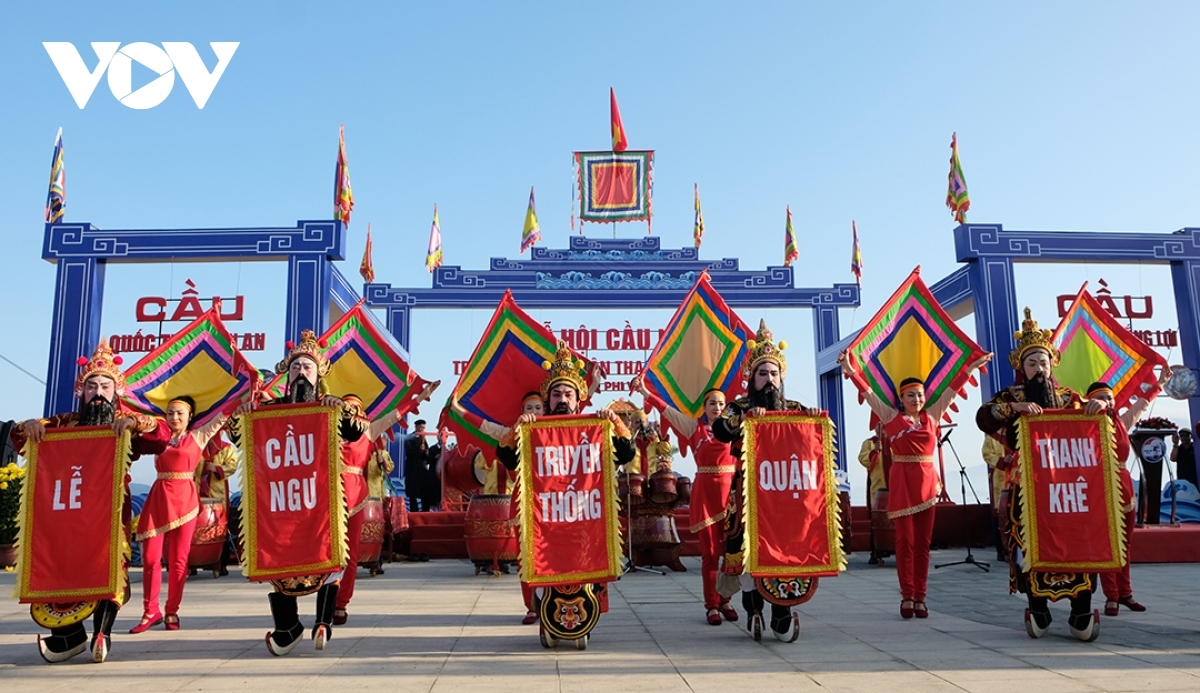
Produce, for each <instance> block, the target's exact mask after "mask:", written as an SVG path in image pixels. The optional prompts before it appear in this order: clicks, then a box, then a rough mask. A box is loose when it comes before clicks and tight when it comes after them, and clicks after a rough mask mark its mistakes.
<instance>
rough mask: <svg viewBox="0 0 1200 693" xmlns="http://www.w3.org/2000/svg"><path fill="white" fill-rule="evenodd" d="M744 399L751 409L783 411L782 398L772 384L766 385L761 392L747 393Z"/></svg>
mask: <svg viewBox="0 0 1200 693" xmlns="http://www.w3.org/2000/svg"><path fill="white" fill-rule="evenodd" d="M746 399H747V400H748V401H749V402H750V407H751V408H753V407H762V408H763V409H766V410H767V411H779V410H781V409H783V397H782V396H781V394H780V392H779V389H778V388H776V387H775V384H774V383H767V384H766V386H764V387H763V389H761V390H752V391H750V392H747V393H746Z"/></svg>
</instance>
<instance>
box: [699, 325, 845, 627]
mask: <svg viewBox="0 0 1200 693" xmlns="http://www.w3.org/2000/svg"><path fill="white" fill-rule="evenodd" d="M746 346H747V347H749V349H750V351H749V353H748V354H747V355H746V363H745V366H744V367H743V369H742V375H743V377H745V378H746V381H747V389H746V396H745V397H739V398H738V399H735V400H734V401H732V402H730V403H729V405H728V406H726V407H725V412H724V413H723V414H722V415H721V416H720V418H718V419H717V420H716V421H714V422H713V424H712V434H713V437H714V438H716V439H717V440H719V441H721V442H722V443H729V451H730V454H731V455H733V459H735V460H740V459H742V421H743V420H744V419H747V418H754V417H758V416H762V415H764V414H766V413H767V412H783V411H791V412H799V413H802V414H805V415H807V416H820V415H821V410H820V409H818V408H814V407H805V406H804V405H803V404H800V403H799V402H796V401H793V400H790V399H787V398H785V397H784V394H783V380H784V378H785V377H786V376H787V359H786V358H784V355H783V350H784V349H786V348H787V342H784V341H780V342H779V346H778V347H776V345H775V343H774V335H772V334H771V331H770V330H769V329H767V323H766V321H765V320H760V321H759V323H758V333H757V334H756V335H755V339H752V340H750V341H749V342H747V344H746ZM744 499H745V473H744V471H742V470H740V469H739V470H738V472H737V474H736V477H735V479H734V483H733V490H732V491H731V493H730V501H729V511H728V512H727V513H726V515H725V537H726V547H725V566H724V572H725V573H726V574H728V575H739V576H740V581H741V591H742V608H744V609H745V610H746V614H747V615H748V618H747V623H746V628H747V630H749V631H750V633H751V634H752V635H755V634H756V633H757V634H761V632H762V609H763V602H764V601H765V600H764V599H763V595H762V594H761V593H760V592H759V591H758V588H757V587H756V586H755V584H754V580H753V578H751V576H750V575H749V574H747V573H743V572H742V565H743V549H744V547H743V546H742V543H743V542H742V529H743V528H742V503H743V502H744ZM733 592H734V590H732V589H730V590H728V591H727V592H726V593H725V594H726V595H730V594H732V593H733ZM799 629H800V623H799V620H798V619H796V618H793V617H792V611H791V609H790V608H789V607H786V606H781V605H779V604H774V603H772V604H771V632H772V633H774V634H775V637H776V638H778V639H779V640H785V641H788V642H791V641H793V640H795V639H796V636H797V635H799ZM755 637H756V639H757V637H758V636H757V635H756V636H755Z"/></svg>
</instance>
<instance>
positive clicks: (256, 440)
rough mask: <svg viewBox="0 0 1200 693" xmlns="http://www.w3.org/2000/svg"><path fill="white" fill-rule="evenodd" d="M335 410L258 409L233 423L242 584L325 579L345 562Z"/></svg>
mask: <svg viewBox="0 0 1200 693" xmlns="http://www.w3.org/2000/svg"><path fill="white" fill-rule="evenodd" d="M339 414H340V412H339V410H336V409H332V408H330V407H325V406H321V405H315V404H279V405H273V406H268V407H263V408H261V409H258V410H256V411H254V412H251V413H250V414H247V415H245V416H242V417H241V418H240V419H239V421H238V428H239V430H240V432H241V437H242V440H241V448H242V454H243V455H244V457H245V466H244V467H243V470H242V474H243V477H242V531H243V533H244V534H245V545H246V551H245V558H244V559H243V560H244V561H245V563H246V570H245V573H246V577H248V578H249V579H251V580H256V581H265V580H282V579H285V578H290V577H300V576H305V575H315V574H320V573H331V572H334V571H336V570H339V569H341V567H342V565H343V564H344V563H345V562H346V505H345V501H344V500H343V490H342V475H341V473H340V469H341V445H340V439H339V438H338V429H337V426H338V421H339Z"/></svg>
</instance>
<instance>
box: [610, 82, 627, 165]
mask: <svg viewBox="0 0 1200 693" xmlns="http://www.w3.org/2000/svg"><path fill="white" fill-rule="evenodd" d="M608 101H609V106H608V111H609V117H610V118H611V120H612V141H613V143H612V144H613V147H612V150H613V151H614V152H623V151H625V149H626V148H627V147H628V146H629V140H628V139H626V137H625V126H624V125H622V124H621V110H620V109H619V108H617V94H616V92H614V91H613V89H612V87H609V88H608Z"/></svg>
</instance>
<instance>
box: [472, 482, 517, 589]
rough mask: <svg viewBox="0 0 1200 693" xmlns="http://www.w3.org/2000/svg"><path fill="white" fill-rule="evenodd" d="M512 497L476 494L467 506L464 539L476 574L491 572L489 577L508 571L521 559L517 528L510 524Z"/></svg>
mask: <svg viewBox="0 0 1200 693" xmlns="http://www.w3.org/2000/svg"><path fill="white" fill-rule="evenodd" d="M511 508H512V496H510V495H508V494H477V495H474V496H472V497H471V502H470V503H469V504H468V505H467V514H466V517H465V518H464V519H463V538H464V539H466V541H467V556H468V557H469V558H470V559H471V561H472V562H473V563H474V564H475V574H476V575H478V574H479V573H480V571H482V570H485V569H487V570H490V571H491V573H492V575H499V574H500V573H501V572H508V564H509V563H516V562H517V559H518V558H520V556H521V544H520V542H519V540H518V535H517V526H516V524H514V523H513V522H511V521H510V518H511Z"/></svg>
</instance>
